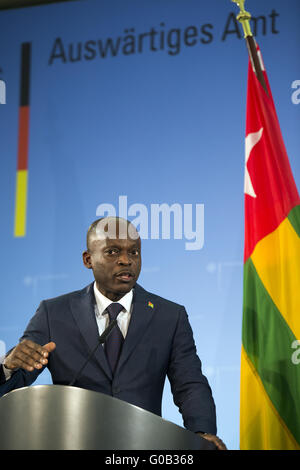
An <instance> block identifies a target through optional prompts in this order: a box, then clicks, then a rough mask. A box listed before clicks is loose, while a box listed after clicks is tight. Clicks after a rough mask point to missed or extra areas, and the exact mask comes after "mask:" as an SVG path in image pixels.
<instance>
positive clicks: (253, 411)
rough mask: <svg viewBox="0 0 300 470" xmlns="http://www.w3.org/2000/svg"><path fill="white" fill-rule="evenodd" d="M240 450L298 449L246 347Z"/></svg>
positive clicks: (242, 380)
mask: <svg viewBox="0 0 300 470" xmlns="http://www.w3.org/2000/svg"><path fill="white" fill-rule="evenodd" d="M240 448H241V450H299V449H300V446H299V445H298V443H297V442H296V440H295V439H294V437H293V436H292V435H291V433H290V431H289V430H288V428H287V426H286V425H285V423H284V421H283V420H282V419H281V417H280V416H279V414H278V413H277V411H276V409H275V408H274V406H273V404H272V402H271V401H270V399H269V396H268V394H267V393H266V390H265V388H264V386H263V384H262V382H261V379H260V377H259V375H258V374H257V372H256V370H255V369H254V367H253V364H252V363H251V361H250V359H249V358H248V356H247V354H246V351H245V350H244V348H243V347H242V354H241V404H240Z"/></svg>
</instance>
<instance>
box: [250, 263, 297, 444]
mask: <svg viewBox="0 0 300 470" xmlns="http://www.w3.org/2000/svg"><path fill="white" fill-rule="evenodd" d="M242 338H243V346H244V349H245V351H246V353H247V355H248V357H249V358H250V360H251V362H252V363H253V365H254V367H255V369H256V371H257V372H258V374H259V376H260V378H261V381H262V383H263V385H264V387H265V390H266V392H267V393H268V395H269V397H270V399H271V401H272V403H273V405H274V406H275V408H276V409H277V411H278V414H279V415H280V416H281V418H282V419H283V421H284V422H285V423H286V425H287V427H288V428H289V430H290V431H291V433H292V434H293V435H294V437H295V439H296V441H297V442H298V443H299V444H300V424H299V423H300V399H299V397H300V364H295V363H293V361H292V355H293V353H295V349H293V348H292V344H293V342H294V341H295V340H296V339H300V338H295V336H294V335H293V333H292V331H291V330H290V328H289V326H288V325H287V323H286V321H285V320H284V318H283V317H282V315H281V313H280V311H279V310H278V309H277V307H276V306H275V304H274V303H273V301H272V299H271V297H270V296H269V294H268V292H267V290H266V289H265V287H264V285H263V284H262V282H261V280H260V278H259V276H258V274H257V272H256V269H255V266H254V264H253V262H252V260H251V258H249V259H248V260H247V262H246V263H245V266H244V315H243V333H242ZM298 348H299V346H298ZM293 357H294V356H293ZM298 357H300V354H299V355H298ZM294 362H295V361H294Z"/></svg>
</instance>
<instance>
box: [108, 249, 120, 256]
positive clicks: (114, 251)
mask: <svg viewBox="0 0 300 470" xmlns="http://www.w3.org/2000/svg"><path fill="white" fill-rule="evenodd" d="M106 253H107V254H108V255H115V254H116V253H118V250H116V249H115V248H112V249H111V250H107V252H106Z"/></svg>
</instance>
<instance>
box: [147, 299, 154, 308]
mask: <svg viewBox="0 0 300 470" xmlns="http://www.w3.org/2000/svg"><path fill="white" fill-rule="evenodd" d="M148 307H151V308H154V305H153V303H152V302H150V300H149V302H148Z"/></svg>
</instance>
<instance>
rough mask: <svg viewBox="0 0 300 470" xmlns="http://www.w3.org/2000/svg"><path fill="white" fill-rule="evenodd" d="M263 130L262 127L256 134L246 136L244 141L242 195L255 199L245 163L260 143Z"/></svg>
mask: <svg viewBox="0 0 300 470" xmlns="http://www.w3.org/2000/svg"><path fill="white" fill-rule="evenodd" d="M263 130H264V128H263V127H262V128H261V129H260V130H259V131H258V132H252V133H251V134H248V135H247V137H246V140H245V184H244V193H245V194H248V195H249V196H251V197H256V194H255V191H254V188H253V185H252V181H251V178H250V175H249V171H248V168H247V162H248V160H249V157H250V155H251V152H252V149H253V147H255V145H256V144H257V143H258V142H259V141H260V139H261V137H262V134H263Z"/></svg>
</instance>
